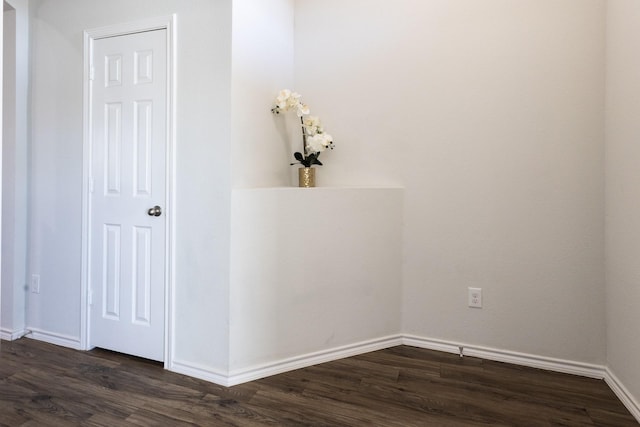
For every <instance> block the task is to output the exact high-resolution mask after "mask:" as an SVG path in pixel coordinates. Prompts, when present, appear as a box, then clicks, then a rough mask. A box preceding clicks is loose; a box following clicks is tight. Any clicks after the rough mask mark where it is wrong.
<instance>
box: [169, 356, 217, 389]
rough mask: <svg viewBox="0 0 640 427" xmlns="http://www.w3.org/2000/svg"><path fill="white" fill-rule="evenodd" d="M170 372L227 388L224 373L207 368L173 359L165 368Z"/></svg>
mask: <svg viewBox="0 0 640 427" xmlns="http://www.w3.org/2000/svg"><path fill="white" fill-rule="evenodd" d="M167 369H168V370H170V371H172V372H176V373H178V374H182V375H187V376H190V377H194V378H199V379H201V380H205V381H209V382H212V383H214V384H218V385H221V386H224V387H229V386H230V384H229V376H228V375H227V373H226V372H221V371H216V370H214V369H211V368H210V367H208V366H203V365H199V364H195V363H191V362H185V361H182V360H177V359H173V361H172V363H171V366H169V367H168V368H167Z"/></svg>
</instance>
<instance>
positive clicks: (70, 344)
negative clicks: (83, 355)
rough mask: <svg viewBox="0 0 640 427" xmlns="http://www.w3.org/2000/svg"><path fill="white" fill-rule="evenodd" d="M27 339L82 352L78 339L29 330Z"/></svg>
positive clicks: (38, 330) (39, 330)
mask: <svg viewBox="0 0 640 427" xmlns="http://www.w3.org/2000/svg"><path fill="white" fill-rule="evenodd" d="M29 332H30V333H28V335H26V337H27V338H32V339H34V340H38V341H43V342H48V343H49V344H55V345H59V346H62V347H67V348H72V349H74V350H84V349H83V348H82V346H81V345H80V338H78V337H72V336H69V335H62V334H56V333H52V332H47V331H43V330H41V329H29Z"/></svg>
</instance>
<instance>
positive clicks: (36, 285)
mask: <svg viewBox="0 0 640 427" xmlns="http://www.w3.org/2000/svg"><path fill="white" fill-rule="evenodd" d="M31 292H33V293H34V294H39V293H40V275H39V274H32V275H31Z"/></svg>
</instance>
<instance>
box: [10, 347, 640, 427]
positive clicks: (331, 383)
mask: <svg viewBox="0 0 640 427" xmlns="http://www.w3.org/2000/svg"><path fill="white" fill-rule="evenodd" d="M0 425H1V426H12V427H13V426H25V427H26V426H77V425H82V426H109V427H113V426H183V425H197V426H260V425H278V426H279V425H283V426H369V425H375V426H479V425H494V426H616V427H621V426H638V423H637V422H636V421H635V420H634V418H633V417H632V416H631V415H630V414H629V412H628V411H627V410H626V409H625V408H624V406H623V405H622V404H621V403H620V402H619V401H618V399H617V398H616V397H615V395H614V394H613V392H612V391H611V390H610V389H609V388H608V387H607V385H606V384H605V383H604V381H599V380H593V379H587V378H581V377H576V376H571V375H565V374H559V373H554V372H546V371H542V370H537V369H531V368H524V367H519V366H513V365H508V364H504V363H498V362H491V361H486V360H481V359H475V358H471V357H464V358H460V357H458V356H456V355H452V354H446V353H439V352H435V351H430V350H423V349H417V348H413V347H406V346H402V347H394V348H391V349H387V350H381V351H377V352H373V353H369V354H365V355H361V356H356V357H352V358H349V359H344V360H339V361H335V362H330V363H325V364H322V365H317V366H313V367H309V368H305V369H300V370H297V371H293V372H289V373H285V374H281V375H276V376H273V377H270V378H265V379H263V380H259V381H254V382H251V383H247V384H243V385H239V386H235V387H231V388H225V387H221V386H217V385H215V384H212V383H208V382H206V381H201V380H197V379H194V378H190V377H186V376H183V375H179V374H175V373H172V372H168V371H165V370H164V369H162V366H161V365H160V364H157V363H155V362H149V361H146V360H141V359H136V358H133V357H129V356H125V355H121V354H117V353H112V352H108V351H104V350H94V351H91V352H79V351H74V350H70V349H65V348H61V347H57V346H53V345H50V344H45V343H42V342H38V341H35V340H30V339H21V340H18V341H14V342H6V341H3V342H2V343H1V344H0Z"/></svg>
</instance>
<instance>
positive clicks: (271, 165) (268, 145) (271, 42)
mask: <svg viewBox="0 0 640 427" xmlns="http://www.w3.org/2000/svg"><path fill="white" fill-rule="evenodd" d="M293 11H294V2H293V0H270V1H256V0H234V1H233V48H232V89H231V94H232V101H231V112H232V130H231V137H232V147H233V151H232V155H233V161H232V163H233V175H232V176H233V186H234V187H236V188H247V187H249V188H250V187H278V186H288V185H290V173H289V172H290V169H291V167H290V166H289V163H291V162H292V161H293V154H292V153H293V152H292V151H291V147H290V144H288V141H287V139H286V138H283V137H282V136H281V135H285V136H286V135H287V134H286V132H282V127H283V125H284V123H285V121H284V120H282V117H274V116H273V115H272V114H271V113H270V112H269V110H270V109H271V106H272V103H273V100H274V99H275V97H276V95H277V93H278V91H279V90H280V89H284V88H292V87H293V40H294V34H293V25H294V23H293Z"/></svg>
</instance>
